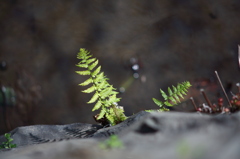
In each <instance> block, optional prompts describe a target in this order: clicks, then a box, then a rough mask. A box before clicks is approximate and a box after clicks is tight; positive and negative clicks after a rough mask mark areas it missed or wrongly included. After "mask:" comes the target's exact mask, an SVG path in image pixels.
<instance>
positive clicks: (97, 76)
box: [76, 48, 127, 125]
mask: <svg viewBox="0 0 240 159" xmlns="http://www.w3.org/2000/svg"><path fill="white" fill-rule="evenodd" d="M77 58H78V59H80V60H81V61H80V62H79V63H78V64H77V65H76V66H78V67H81V68H84V69H85V70H83V71H76V73H78V74H80V75H84V76H85V75H88V76H90V77H89V78H88V79H87V80H85V81H84V82H82V83H80V84H79V85H80V86H88V85H91V86H90V87H88V88H87V89H85V90H83V91H82V92H83V93H93V92H95V93H94V94H93V96H92V98H91V99H90V100H89V101H88V102H87V103H88V104H90V103H95V105H94V107H93V109H92V111H95V110H99V109H101V110H100V113H99V114H98V117H97V120H100V119H103V118H107V120H108V122H109V123H110V124H111V125H115V124H117V123H120V122H122V121H124V120H125V119H126V118H127V117H126V116H125V115H124V110H123V109H122V108H120V107H119V106H117V102H119V101H120V98H118V97H117V96H116V95H117V94H118V92H117V91H116V89H115V88H114V87H113V86H112V85H110V84H109V83H108V81H107V80H108V78H106V76H105V75H104V72H101V66H98V60H97V59H96V58H93V57H92V55H90V52H88V51H87V50H85V49H83V48H81V49H80V50H79V53H78V55H77Z"/></svg>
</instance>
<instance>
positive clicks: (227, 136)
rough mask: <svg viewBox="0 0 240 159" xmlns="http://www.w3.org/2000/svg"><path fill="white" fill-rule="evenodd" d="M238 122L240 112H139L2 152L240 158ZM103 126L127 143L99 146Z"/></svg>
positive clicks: (57, 157)
mask: <svg viewBox="0 0 240 159" xmlns="http://www.w3.org/2000/svg"><path fill="white" fill-rule="evenodd" d="M140 118H141V119H140ZM131 121H132V122H131ZM134 121H137V122H134ZM127 124H128V125H127ZM123 125H126V126H123ZM239 125H240V113H236V114H232V115H227V114H222V115H217V116H210V115H199V114H195V113H176V112H167V113H146V114H145V113H143V112H140V113H139V114H136V115H135V116H132V117H130V118H129V119H128V121H125V122H123V123H121V124H118V125H116V126H113V127H109V128H103V129H98V130H97V131H96V132H95V133H93V135H92V137H91V138H87V139H72V140H65V141H61V142H53V143H43V144H38V145H31V146H24V147H20V148H16V149H12V150H11V151H8V152H4V153H3V152H2V153H1V154H0V158H6V159H12V158H18V159H38V158H47V159H63V158H64V159H65V158H68V159H75V158H84V159H85V158H86V159H88V158H89V159H90V158H91V159H95V158H98V159H99V158H104V159H110V158H111V159H122V158H129V159H133V158H137V159H146V158H151V159H161V158H164V159H165V158H166V159H171V158H180V159H198V158H202V159H213V158H217V159H226V158H231V159H235V158H236V159H237V158H240V151H239V147H240V136H239V133H240V127H239ZM103 132H107V133H106V134H114V133H116V134H118V136H119V139H120V140H121V141H122V142H123V145H124V148H123V149H112V150H108V151H106V150H102V149H100V147H99V145H98V144H99V142H102V140H103V139H102V137H106V136H107V135H106V134H104V133H103Z"/></svg>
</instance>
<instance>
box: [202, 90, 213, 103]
mask: <svg viewBox="0 0 240 159" xmlns="http://www.w3.org/2000/svg"><path fill="white" fill-rule="evenodd" d="M200 91H201V93H202V95H203V97H204V98H205V100H206V101H207V103H208V105H209V106H210V107H211V108H213V105H212V103H211V102H210V100H209V99H208V97H207V95H206V93H205V92H204V89H201V90H200Z"/></svg>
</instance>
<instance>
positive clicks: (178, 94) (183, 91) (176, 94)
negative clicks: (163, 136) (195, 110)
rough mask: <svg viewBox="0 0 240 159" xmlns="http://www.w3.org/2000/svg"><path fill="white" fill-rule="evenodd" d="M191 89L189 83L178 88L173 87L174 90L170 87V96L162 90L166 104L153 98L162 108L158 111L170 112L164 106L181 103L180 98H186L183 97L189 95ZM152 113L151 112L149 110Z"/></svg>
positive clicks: (181, 84)
mask: <svg viewBox="0 0 240 159" xmlns="http://www.w3.org/2000/svg"><path fill="white" fill-rule="evenodd" d="M189 87H191V84H190V82H189V81H186V82H183V83H178V85H177V87H175V86H172V89H171V88H170V87H168V94H167V93H165V92H164V91H163V90H162V89H160V93H161V95H162V97H163V99H164V102H162V101H160V100H158V99H156V98H152V100H153V102H154V103H155V104H156V105H158V106H159V107H160V109H159V110H158V111H161V112H162V111H169V109H167V108H165V107H164V106H174V105H177V104H179V103H181V101H180V98H184V97H183V95H187V90H188V88H189ZM148 111H151V110H148Z"/></svg>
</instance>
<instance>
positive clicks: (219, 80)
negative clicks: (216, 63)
mask: <svg viewBox="0 0 240 159" xmlns="http://www.w3.org/2000/svg"><path fill="white" fill-rule="evenodd" d="M215 74H216V76H217V79H218V82H219V83H220V86H221V88H222V90H223V93H224V95H225V97H226V98H227V101H228V103H229V106H230V107H232V104H231V102H230V100H229V98H228V96H227V93H226V91H225V89H224V87H223V84H222V82H221V79H220V78H219V76H218V72H217V71H215Z"/></svg>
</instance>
